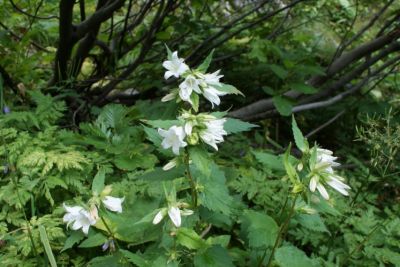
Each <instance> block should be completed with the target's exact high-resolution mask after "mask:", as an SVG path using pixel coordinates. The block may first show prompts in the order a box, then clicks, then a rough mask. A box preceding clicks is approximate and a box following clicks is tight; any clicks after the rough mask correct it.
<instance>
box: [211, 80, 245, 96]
mask: <svg viewBox="0 0 400 267" xmlns="http://www.w3.org/2000/svg"><path fill="white" fill-rule="evenodd" d="M217 89H218V91H222V92H225V93H227V94H233V95H242V96H244V94H243V93H242V92H240V91H239V90H238V89H237V88H236V87H235V86H233V85H230V84H225V83H221V86H218V87H217Z"/></svg>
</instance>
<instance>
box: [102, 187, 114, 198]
mask: <svg viewBox="0 0 400 267" xmlns="http://www.w3.org/2000/svg"><path fill="white" fill-rule="evenodd" d="M111 191H112V186H111V185H107V186H105V187H104V189H103V191H101V193H100V196H102V197H104V196H108V195H109V194H110V193H111Z"/></svg>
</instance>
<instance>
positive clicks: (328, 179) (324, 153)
mask: <svg viewBox="0 0 400 267" xmlns="http://www.w3.org/2000/svg"><path fill="white" fill-rule="evenodd" d="M332 154H333V152H332V151H330V150H327V149H321V148H317V157H316V163H315V166H314V167H313V168H312V173H313V176H312V177H311V179H310V190H311V192H315V189H318V191H319V193H320V194H321V196H322V197H323V198H325V199H327V200H328V199H329V194H328V192H327V191H326V189H325V187H324V184H325V183H326V184H328V185H329V186H330V187H332V188H333V189H335V190H336V191H338V192H339V193H341V194H343V195H345V196H348V195H349V193H348V192H347V190H350V187H349V186H348V185H347V184H345V183H344V182H343V181H344V178H343V177H340V176H339V175H337V174H335V171H334V170H333V167H337V166H339V165H340V163H337V162H335V160H336V159H337V157H334V156H332Z"/></svg>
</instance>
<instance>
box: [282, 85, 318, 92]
mask: <svg viewBox="0 0 400 267" xmlns="http://www.w3.org/2000/svg"><path fill="white" fill-rule="evenodd" d="M289 87H290V88H291V89H293V90H295V91H298V92H300V93H304V94H314V93H316V92H318V89H317V88H315V87H312V86H310V85H307V84H304V83H291V84H289Z"/></svg>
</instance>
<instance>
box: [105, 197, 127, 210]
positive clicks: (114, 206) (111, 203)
mask: <svg viewBox="0 0 400 267" xmlns="http://www.w3.org/2000/svg"><path fill="white" fill-rule="evenodd" d="M124 200H125V198H124V197H123V198H118V197H111V196H105V197H104V199H103V200H102V202H103V205H104V207H106V208H107V209H108V210H110V211H114V212H118V213H121V212H122V203H123V202H124Z"/></svg>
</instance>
